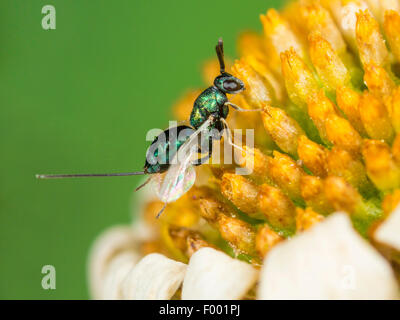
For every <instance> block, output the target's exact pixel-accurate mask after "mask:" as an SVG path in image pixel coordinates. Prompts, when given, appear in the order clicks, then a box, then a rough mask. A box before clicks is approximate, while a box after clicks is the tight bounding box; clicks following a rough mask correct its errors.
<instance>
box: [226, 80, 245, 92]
mask: <svg viewBox="0 0 400 320" xmlns="http://www.w3.org/2000/svg"><path fill="white" fill-rule="evenodd" d="M223 86H224V89H225V90H226V91H238V90H240V89H242V85H241V84H240V83H238V82H236V81H235V80H225V81H224V83H223Z"/></svg>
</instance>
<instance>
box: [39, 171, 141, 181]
mask: <svg viewBox="0 0 400 320" xmlns="http://www.w3.org/2000/svg"><path fill="white" fill-rule="evenodd" d="M144 174H146V173H145V172H144V171H135V172H121V173H88V174H86V173H85V174H37V175H36V179H63V178H91V177H124V176H140V175H144Z"/></svg>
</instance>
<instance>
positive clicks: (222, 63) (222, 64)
mask: <svg viewBox="0 0 400 320" xmlns="http://www.w3.org/2000/svg"><path fill="white" fill-rule="evenodd" d="M215 51H216V52H217V57H218V60H219V67H220V72H221V73H223V72H225V61H224V42H223V41H222V38H219V40H218V44H217V46H216V47H215Z"/></svg>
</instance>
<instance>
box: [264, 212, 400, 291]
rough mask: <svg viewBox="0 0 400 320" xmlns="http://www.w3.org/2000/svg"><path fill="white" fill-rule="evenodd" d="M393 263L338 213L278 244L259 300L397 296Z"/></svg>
mask: <svg viewBox="0 0 400 320" xmlns="http://www.w3.org/2000/svg"><path fill="white" fill-rule="evenodd" d="M398 289H399V288H398V285H397V283H396V280H395V277H394V274H393V271H392V269H391V267H390V265H389V263H388V262H387V261H386V260H385V259H384V258H383V257H382V256H381V255H380V254H379V253H378V252H377V251H375V250H374V249H373V247H372V246H370V245H369V244H368V243H367V242H366V241H365V240H364V239H362V238H361V237H360V236H359V235H358V233H356V231H355V230H354V229H353V227H352V224H351V221H350V219H349V218H348V217H347V215H346V214H344V213H335V214H333V215H332V216H330V217H328V218H327V219H325V221H323V222H321V223H319V224H318V225H316V226H314V227H313V228H311V229H309V230H307V231H306V232H304V233H302V234H300V235H298V236H296V237H294V238H293V239H292V240H290V241H287V242H284V243H281V244H278V245H277V246H276V247H274V248H273V249H272V250H271V251H270V252H269V253H268V255H267V256H266V258H265V261H264V265H263V267H262V270H261V279H260V284H259V290H258V298H259V299H395V298H398V292H399V291H398Z"/></svg>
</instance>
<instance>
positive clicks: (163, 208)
mask: <svg viewBox="0 0 400 320" xmlns="http://www.w3.org/2000/svg"><path fill="white" fill-rule="evenodd" d="M166 207H167V204H166V203H164V206H163V207H162V209H161V210H160V212H159V213H158V214H157V216H156V219H158V218H159V217H160V216H161V213H163V212H164V210H165V208H166Z"/></svg>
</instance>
